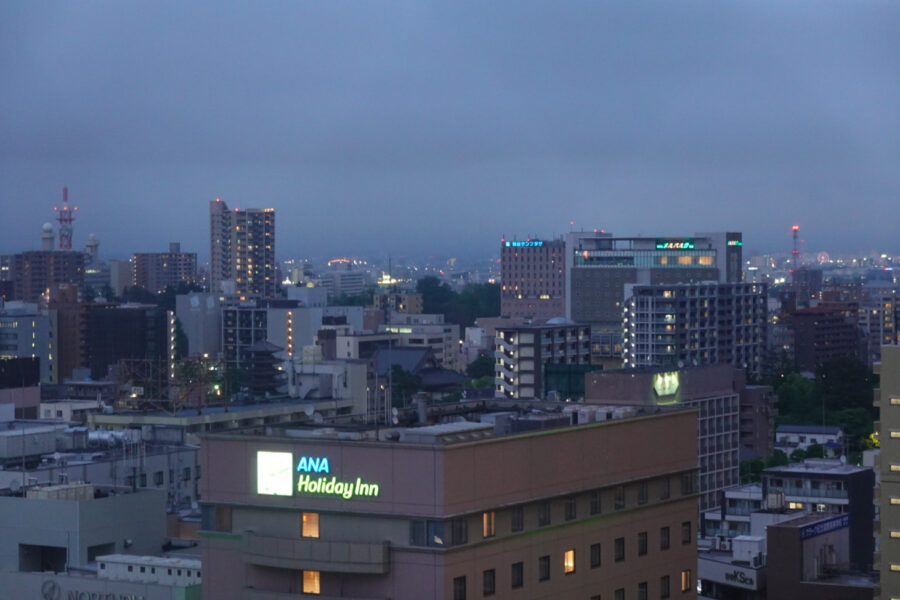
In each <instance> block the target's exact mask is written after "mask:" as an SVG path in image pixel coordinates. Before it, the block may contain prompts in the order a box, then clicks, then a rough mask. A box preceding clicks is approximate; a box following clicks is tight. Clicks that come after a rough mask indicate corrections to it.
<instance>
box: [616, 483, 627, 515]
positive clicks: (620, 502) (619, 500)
mask: <svg viewBox="0 0 900 600" xmlns="http://www.w3.org/2000/svg"><path fill="white" fill-rule="evenodd" d="M615 508H616V510H619V509H620V508H625V486H624V485H619V486H616V504H615Z"/></svg>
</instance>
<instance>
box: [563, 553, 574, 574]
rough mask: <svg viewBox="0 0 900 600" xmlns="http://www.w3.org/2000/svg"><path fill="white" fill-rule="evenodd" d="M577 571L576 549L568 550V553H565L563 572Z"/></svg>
mask: <svg viewBox="0 0 900 600" xmlns="http://www.w3.org/2000/svg"><path fill="white" fill-rule="evenodd" d="M574 572H575V551H574V550H566V553H565V554H564V555H563V573H574Z"/></svg>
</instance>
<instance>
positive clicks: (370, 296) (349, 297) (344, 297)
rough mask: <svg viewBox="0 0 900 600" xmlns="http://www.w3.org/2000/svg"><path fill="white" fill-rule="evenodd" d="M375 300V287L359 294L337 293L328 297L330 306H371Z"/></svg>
mask: <svg viewBox="0 0 900 600" xmlns="http://www.w3.org/2000/svg"><path fill="white" fill-rule="evenodd" d="M374 302H375V289H374V288H368V289H365V290H363V291H362V293H359V294H355V295H353V294H338V295H336V296H332V297H331V298H329V299H328V304H329V305H330V306H371V305H372V304H373V303H374Z"/></svg>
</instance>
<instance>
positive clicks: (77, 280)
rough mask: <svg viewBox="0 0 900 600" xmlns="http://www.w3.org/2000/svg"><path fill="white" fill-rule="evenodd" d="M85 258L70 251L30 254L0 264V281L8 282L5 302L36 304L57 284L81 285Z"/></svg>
mask: <svg viewBox="0 0 900 600" xmlns="http://www.w3.org/2000/svg"><path fill="white" fill-rule="evenodd" d="M84 263H85V254H83V253H81V252H73V251H72V250H32V251H28V252H21V253H19V254H11V255H8V256H6V257H3V259H2V260H0V278H4V279H6V280H8V281H11V282H12V295H11V297H10V298H8V299H9V300H22V301H24V302H38V301H39V300H40V299H41V298H46V295H47V293H48V291H49V290H50V288H51V287H52V286H54V285H56V284H60V283H72V284H75V285H77V286H79V287H82V286H83V285H84Z"/></svg>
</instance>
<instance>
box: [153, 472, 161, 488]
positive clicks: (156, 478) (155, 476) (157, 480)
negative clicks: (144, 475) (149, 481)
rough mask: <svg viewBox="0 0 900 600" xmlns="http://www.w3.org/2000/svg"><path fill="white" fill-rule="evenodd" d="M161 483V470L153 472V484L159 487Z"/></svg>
mask: <svg viewBox="0 0 900 600" xmlns="http://www.w3.org/2000/svg"><path fill="white" fill-rule="evenodd" d="M162 484H163V472H162V471H157V472H156V473H154V474H153V485H155V486H156V487H161V486H162Z"/></svg>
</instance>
